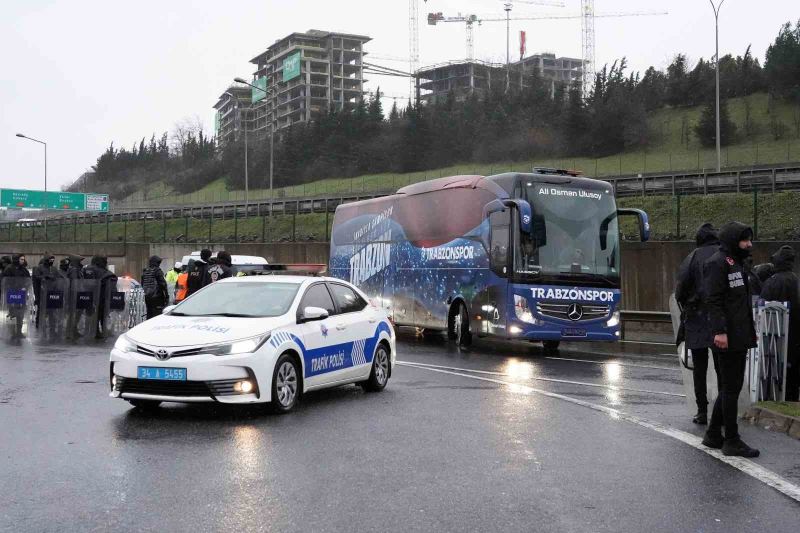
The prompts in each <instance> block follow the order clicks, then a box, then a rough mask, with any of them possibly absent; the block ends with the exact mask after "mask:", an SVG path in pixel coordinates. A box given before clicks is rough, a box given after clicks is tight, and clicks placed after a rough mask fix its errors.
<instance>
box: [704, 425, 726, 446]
mask: <svg viewBox="0 0 800 533" xmlns="http://www.w3.org/2000/svg"><path fill="white" fill-rule="evenodd" d="M723 441H724V439H723V438H722V433H720V432H719V431H711V430H709V431H706V434H705V436H704V437H703V446H708V447H709V448H714V449H715V450H719V449H720V448H722V446H723Z"/></svg>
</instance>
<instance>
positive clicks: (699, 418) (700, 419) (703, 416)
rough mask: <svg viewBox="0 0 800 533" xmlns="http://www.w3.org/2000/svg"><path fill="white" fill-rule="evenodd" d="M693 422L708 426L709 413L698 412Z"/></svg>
mask: <svg viewBox="0 0 800 533" xmlns="http://www.w3.org/2000/svg"><path fill="white" fill-rule="evenodd" d="M692 422H694V423H695V424H700V425H701V426H705V425H706V424H708V413H707V412H706V411H697V414H696V415H694V418H692Z"/></svg>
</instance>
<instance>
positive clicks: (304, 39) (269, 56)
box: [250, 30, 371, 135]
mask: <svg viewBox="0 0 800 533" xmlns="http://www.w3.org/2000/svg"><path fill="white" fill-rule="evenodd" d="M370 40H371V39H370V38H369V37H367V36H364V35H352V34H347V33H336V32H329V31H320V30H309V31H307V32H305V33H292V34H290V35H288V36H286V37H284V38H282V39H279V40H277V41H275V43H274V44H273V45H272V46H270V47H269V48H267V49H266V50H265V51H264V52H262V53H260V54H259V55H257V56H256V57H254V58H253V59H251V60H250V62H251V63H253V64H254V65H255V66H256V70H255V72H254V73H253V82H252V83H253V85H256V86H258V87H260V89H255V88H254V89H252V93H251V101H252V103H253V115H252V122H251V131H253V132H255V133H256V134H262V135H265V134H268V133H269V132H270V130H273V131H280V130H282V129H284V128H287V127H289V126H291V125H292V124H296V123H298V122H307V121H309V120H311V119H313V118H314V117H315V116H316V115H319V114H321V113H327V112H328V110H329V109H331V108H335V109H341V108H342V107H343V106H344V105H346V104H348V103H356V102H357V101H358V100H359V99H360V98H363V96H364V83H365V81H366V80H365V79H364V70H363V69H364V67H363V62H364V56H365V55H366V52H365V51H364V44H365V43H367V42H368V41H370Z"/></svg>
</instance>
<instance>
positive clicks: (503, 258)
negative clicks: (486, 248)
mask: <svg viewBox="0 0 800 533" xmlns="http://www.w3.org/2000/svg"><path fill="white" fill-rule="evenodd" d="M489 225H490V226H491V228H492V233H491V250H490V254H489V257H490V258H491V264H492V267H491V268H492V271H494V273H495V274H497V275H498V276H503V277H505V276H506V273H507V271H508V245H509V233H510V232H511V210H510V209H506V210H505V211H496V212H494V213H492V214H491V215H489Z"/></svg>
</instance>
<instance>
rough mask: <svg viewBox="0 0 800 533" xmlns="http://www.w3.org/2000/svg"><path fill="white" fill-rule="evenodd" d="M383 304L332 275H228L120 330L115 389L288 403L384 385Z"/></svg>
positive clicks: (159, 397)
mask: <svg viewBox="0 0 800 533" xmlns="http://www.w3.org/2000/svg"><path fill="white" fill-rule="evenodd" d="M394 361H395V333H394V329H393V327H392V325H391V323H390V322H389V319H388V317H387V315H386V313H385V312H384V311H383V310H381V309H379V308H378V307H375V306H374V305H372V304H370V303H368V300H367V297H366V296H365V295H364V294H363V293H362V292H361V291H359V290H358V289H357V288H355V287H353V286H352V285H350V284H348V283H346V282H343V281H340V280H337V279H332V278H320V277H302V276H251V277H239V278H229V279H225V280H222V281H219V282H217V283H213V284H211V285H209V286H207V287H205V288H204V289H202V290H200V291H198V292H197V293H195V294H193V295H192V296H191V297H189V298H187V299H186V300H185V301H183V302H181V303H180V304H178V305H177V306H174V307H170V308H168V309H167V310H165V312H164V314H163V315H161V316H158V317H156V318H153V319H151V320H148V321H147V322H144V323H142V324H139V325H138V326H136V327H135V328H133V329H131V330H130V331H128V332H127V333H125V334H124V335H121V336H120V337H119V339H117V342H116V344H115V345H114V349H113V350H112V351H111V367H110V380H111V396H112V397H115V398H122V399H125V400H127V401H129V402H130V403H131V404H133V405H134V406H137V407H143V408H148V407H156V406H158V405H159V404H160V403H161V402H220V403H231V404H233V403H257V402H271V405H272V407H273V409H274V410H275V411H277V412H288V411H291V410H292V409H293V408H294V407H295V405H296V404H297V401H298V399H299V397H300V395H301V394H302V393H304V392H307V391H311V390H315V389H322V388H326V387H334V386H337V385H342V384H346V383H358V384H359V385H361V386H362V387H363V388H364V389H365V390H368V391H380V390H382V389H383V388H384V387H385V386H386V383H387V381H388V379H389V377H390V376H391V374H392V369H393V367H394Z"/></svg>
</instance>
